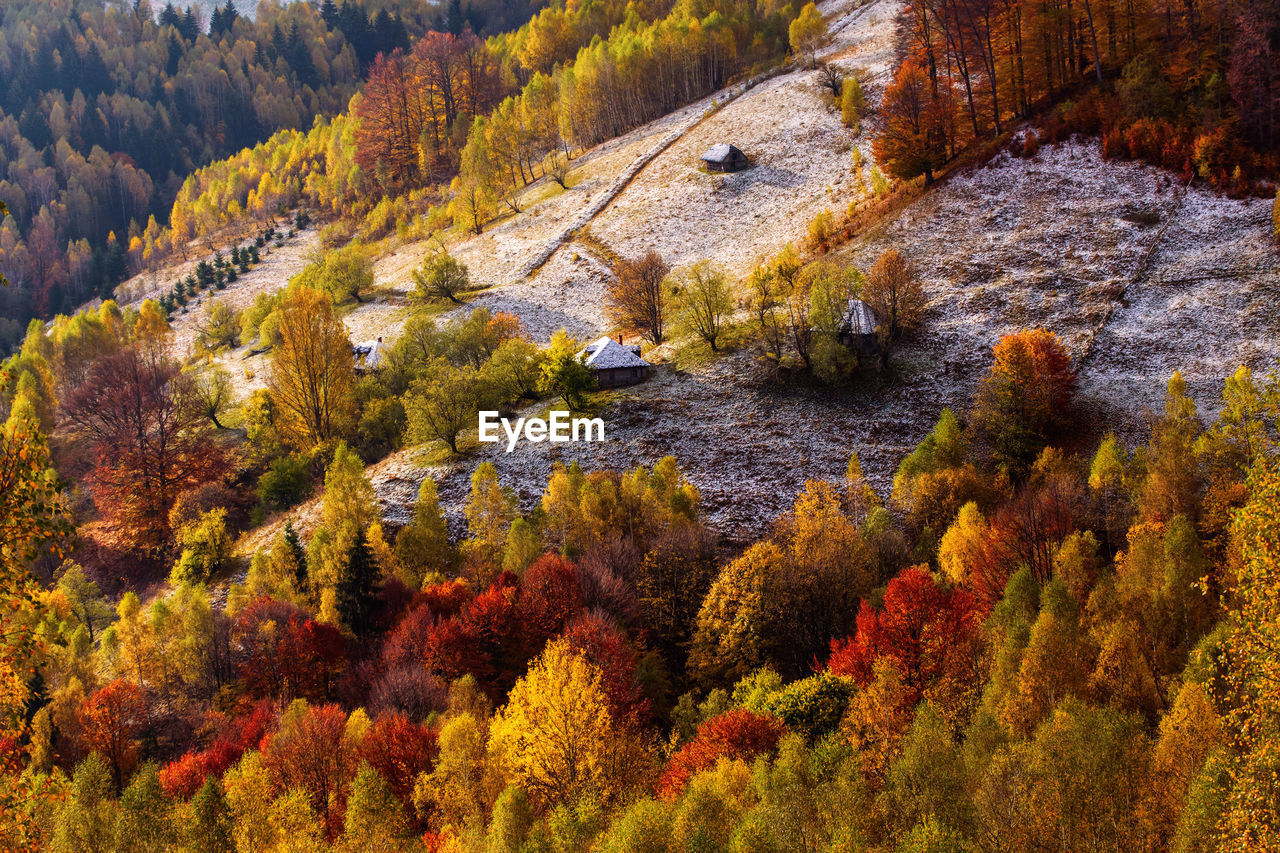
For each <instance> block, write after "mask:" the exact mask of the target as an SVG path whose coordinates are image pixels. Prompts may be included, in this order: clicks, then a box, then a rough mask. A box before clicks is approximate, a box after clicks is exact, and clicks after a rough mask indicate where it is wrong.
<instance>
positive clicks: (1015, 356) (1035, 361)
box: [974, 329, 1076, 475]
mask: <svg viewBox="0 0 1280 853" xmlns="http://www.w3.org/2000/svg"><path fill="white" fill-rule="evenodd" d="M992 354H993V356H994V361H993V363H992V365H991V369H990V370H989V371H987V375H986V377H984V378H983V380H982V385H981V387H980V388H979V389H978V394H977V399H976V400H975V412H974V414H975V420H976V422H977V425H978V427H979V429H980V430H981V431H982V433H983V435H984V437H985V438H986V439H987V440H988V441H989V443H990V449H991V453H992V456H993V459H994V461H995V463H996V464H997V465H998V466H1000V467H1001V468H1004V469H1006V470H1008V471H1010V472H1011V473H1014V474H1019V475H1020V474H1022V473H1025V472H1026V470H1027V468H1028V467H1029V466H1030V465H1031V463H1032V462H1033V461H1034V460H1035V458H1036V456H1037V455H1038V454H1039V453H1040V451H1041V450H1042V449H1043V448H1044V446H1045V445H1046V444H1047V443H1048V441H1049V439H1050V438H1052V437H1053V435H1054V433H1055V432H1056V431H1057V430H1059V429H1060V428H1061V427H1063V426H1064V425H1065V424H1066V422H1067V418H1068V416H1069V414H1070V411H1071V403H1072V400H1073V399H1074V397H1075V390H1076V373H1075V370H1074V369H1073V368H1072V366H1071V356H1070V355H1069V354H1068V353H1067V349H1066V347H1065V346H1063V344H1062V341H1061V340H1060V339H1059V338H1058V336H1057V335H1056V334H1054V333H1053V332H1050V331H1046V330H1044V329H1030V330H1027V331H1022V332H1016V333H1014V334H1012V335H1005V336H1004V337H1003V338H1001V339H1000V342H999V343H997V344H996V345H995V347H994V348H993V350H992Z"/></svg>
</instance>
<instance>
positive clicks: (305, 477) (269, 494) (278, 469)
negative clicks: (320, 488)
mask: <svg viewBox="0 0 1280 853" xmlns="http://www.w3.org/2000/svg"><path fill="white" fill-rule="evenodd" d="M310 492H311V471H310V463H309V462H308V460H307V458H306V457H305V456H302V455H300V454H297V453H292V454H290V455H288V456H281V457H280V458H278V459H276V460H274V461H273V462H272V463H271V467H269V468H268V469H267V470H266V472H264V473H263V475H262V476H261V477H260V478H259V479H258V499H259V500H260V501H262V503H264V504H265V505H267V506H269V507H272V508H274V509H288V508H289V507H291V506H293V505H294V504H297V503H298V502H299V501H301V500H302V499H303V498H305V497H306V496H307V495H308V494H310Z"/></svg>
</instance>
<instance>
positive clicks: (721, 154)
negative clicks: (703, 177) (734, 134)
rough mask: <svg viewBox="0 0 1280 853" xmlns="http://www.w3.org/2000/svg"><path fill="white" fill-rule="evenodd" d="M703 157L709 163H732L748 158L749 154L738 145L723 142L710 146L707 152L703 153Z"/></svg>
mask: <svg viewBox="0 0 1280 853" xmlns="http://www.w3.org/2000/svg"><path fill="white" fill-rule="evenodd" d="M702 159H703V160H704V161H705V162H707V163H732V162H735V161H739V160H746V159H747V155H746V154H743V153H742V152H741V151H740V150H739V149H738V147H737V146H736V145H730V144H729V143H727V142H721V143H718V144H716V145H712V146H711V147H710V148H708V149H707V153H706V154H703V155H702Z"/></svg>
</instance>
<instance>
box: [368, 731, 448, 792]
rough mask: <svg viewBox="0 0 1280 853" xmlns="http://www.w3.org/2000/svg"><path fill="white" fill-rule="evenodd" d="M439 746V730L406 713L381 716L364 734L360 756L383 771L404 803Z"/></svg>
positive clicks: (432, 760) (374, 767) (430, 762)
mask: <svg viewBox="0 0 1280 853" xmlns="http://www.w3.org/2000/svg"><path fill="white" fill-rule="evenodd" d="M438 752H439V749H438V748H437V746H436V733H435V732H434V731H433V730H432V729H430V728H427V727H426V726H419V725H417V724H415V723H413V722H411V721H410V720H409V718H408V717H405V716H404V715H403V714H389V715H387V716H385V717H381V718H379V719H378V720H377V721H376V722H375V723H374V724H373V725H372V726H371V727H370V728H369V731H368V733H366V734H365V736H364V741H363V742H362V743H361V744H360V754H359V757H360V758H361V759H363V760H364V761H367V762H369V764H370V766H372V767H373V769H374V770H377V771H378V772H379V773H380V774H382V778H383V779H386V780H387V784H388V785H390V786H391V790H392V791H394V792H395V794H396V796H397V797H399V798H400V801H401V802H402V803H407V802H409V799H410V797H411V796H412V794H413V786H414V783H415V782H416V781H417V778H418V774H420V773H425V772H427V771H428V770H430V769H431V765H432V764H433V763H434V762H435V760H436V755H437V753H438Z"/></svg>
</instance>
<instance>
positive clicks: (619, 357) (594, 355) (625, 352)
mask: <svg viewBox="0 0 1280 853" xmlns="http://www.w3.org/2000/svg"><path fill="white" fill-rule="evenodd" d="M639 350H640V347H638V346H623V345H622V344H620V343H618V342H617V341H615V340H614V339H613V338H610V337H603V338H600V339H599V340H598V341H592V342H591V343H589V344H587V345H586V347H584V348H583V350H582V353H581V355H585V356H586V357H587V367H591V368H595V369H596V370H611V369H613V368H616V367H648V366H649V362H647V361H645V360H644V359H643V358H641V357H640V352H639Z"/></svg>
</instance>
